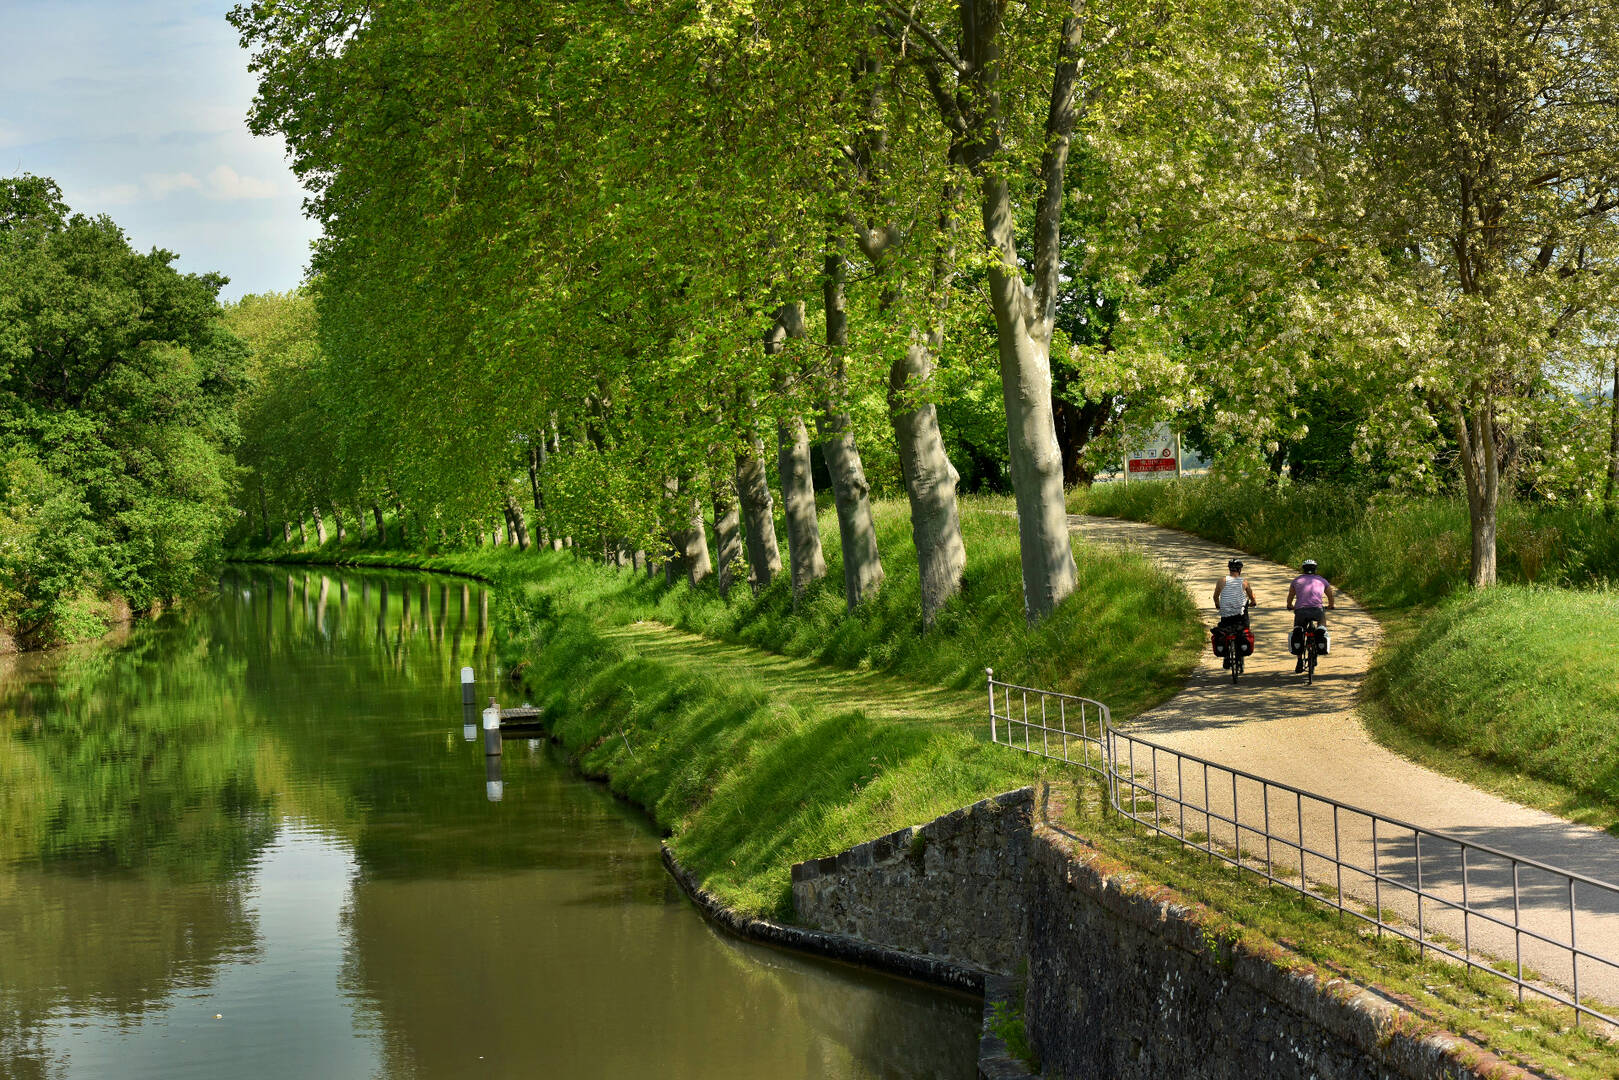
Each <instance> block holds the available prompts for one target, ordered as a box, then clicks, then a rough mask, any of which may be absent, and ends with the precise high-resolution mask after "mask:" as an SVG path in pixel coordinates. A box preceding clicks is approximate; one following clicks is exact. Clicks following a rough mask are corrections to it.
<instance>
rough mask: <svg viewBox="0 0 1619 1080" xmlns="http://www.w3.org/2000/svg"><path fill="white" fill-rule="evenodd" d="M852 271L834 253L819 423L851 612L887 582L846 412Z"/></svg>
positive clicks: (828, 276)
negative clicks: (828, 364) (828, 359)
mask: <svg viewBox="0 0 1619 1080" xmlns="http://www.w3.org/2000/svg"><path fill="white" fill-rule="evenodd" d="M846 274H847V267H846V266H845V264H844V260H843V255H842V253H841V252H838V251H836V250H833V251H829V252H828V253H827V256H826V262H825V277H824V280H823V284H822V295H823V296H824V297H825V299H826V347H827V351H828V352H830V353H831V354H832V375H831V377H830V380H829V385H828V387H827V395H826V401H825V405H824V408H823V409H822V413H821V415H820V416H819V417H817V418H816V422H815V426H816V429H817V433H818V434H819V435H820V443H821V455H822V456H823V457H825V458H826V467H827V471H828V472H830V473H831V474H832V493H833V496H834V498H835V500H836V503H837V511H838V537H839V539H840V541H841V543H842V546H843V598H844V602H845V604H846V605H847V606H848V609H849V610H850V611H853V610H854V609H855V607H856V606H858V605H859V603H860V601H862V600H864V599H866V598H867V597H868V596H870V595H871V594H872V593H874V592H876V591H877V588H878V586H880V585H882V583H883V563H882V559H881V558H879V556H878V552H877V527H876V525H875V524H874V523H873V522H872V520H871V485H870V484H868V483H867V482H866V470H865V467H864V466H863V465H862V464H861V463H860V450H859V448H858V447H856V446H855V441H854V432H853V431H851V430H850V426H851V424H850V419H849V413H848V411H847V410H846V409H844V407H843V401H842V399H843V395H844V392H845V386H844V356H845V355H846V354H847V353H848V350H849V317H848V310H847V308H848V303H847V298H846V297H845V295H844V288H843V283H844V277H845V275H846Z"/></svg>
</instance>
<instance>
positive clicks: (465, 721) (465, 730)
mask: <svg viewBox="0 0 1619 1080" xmlns="http://www.w3.org/2000/svg"><path fill="white" fill-rule="evenodd" d="M472 679H473V675H472V669H471V668H469V667H464V668H462V669H461V724H462V728H461V734H462V736H464V737H465V738H466V740H467V742H471V741H472V740H474V739H476V738H477V737H478V705H477V703H476V702H475V701H473V699H472V695H473V682H472Z"/></svg>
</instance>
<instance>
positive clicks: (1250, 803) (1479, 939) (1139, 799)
mask: <svg viewBox="0 0 1619 1080" xmlns="http://www.w3.org/2000/svg"><path fill="white" fill-rule="evenodd" d="M986 674H987V676H988V686H989V702H990V738H991V741H993V742H996V743H999V744H1002V745H1005V746H1010V747H1013V748H1014V749H1018V750H1022V751H1025V752H1027V753H1031V754H1038V755H1040V756H1042V757H1048V758H1053V759H1056V760H1060V761H1066V762H1069V763H1071V764H1075V765H1078V766H1080V767H1081V768H1084V769H1087V770H1089V771H1090V772H1092V773H1094V774H1096V775H1097V776H1098V777H1099V778H1100V779H1101V780H1102V782H1103V784H1104V786H1105V788H1106V792H1107V802H1108V805H1109V806H1110V807H1111V808H1112V809H1113V810H1115V811H1117V812H1118V813H1120V814H1122V815H1123V816H1124V817H1126V818H1129V819H1130V820H1131V821H1132V822H1134V823H1136V824H1139V825H1141V826H1145V827H1147V828H1149V829H1152V830H1153V831H1155V832H1157V833H1160V834H1162V835H1164V836H1168V837H1170V838H1171V839H1174V840H1177V841H1179V842H1180V843H1181V844H1182V845H1184V846H1186V847H1189V848H1193V849H1195V850H1197V851H1199V852H1201V853H1203V854H1204V855H1206V856H1207V857H1208V858H1209V859H1211V860H1219V861H1221V862H1224V863H1226V864H1227V865H1230V866H1233V867H1236V868H1238V869H1239V870H1246V871H1249V872H1251V873H1253V874H1256V875H1258V876H1259V877H1262V878H1264V879H1265V880H1267V881H1270V882H1272V883H1274V884H1276V885H1280V886H1283V887H1286V888H1290V889H1293V890H1294V891H1296V892H1298V893H1299V894H1300V895H1301V896H1307V897H1310V898H1311V899H1313V900H1315V901H1317V902H1319V903H1322V904H1325V905H1327V906H1329V907H1332V908H1333V909H1335V910H1336V911H1338V912H1339V913H1341V914H1342V915H1344V916H1348V917H1352V918H1355V919H1358V920H1361V921H1363V922H1365V923H1368V924H1370V925H1372V926H1374V927H1376V929H1377V933H1378V935H1379V936H1381V935H1382V934H1384V933H1387V934H1392V935H1394V936H1396V937H1398V938H1402V939H1404V940H1405V941H1407V942H1410V943H1411V944H1413V945H1415V946H1416V948H1417V951H1418V955H1419V956H1425V955H1426V954H1428V953H1430V952H1431V953H1434V954H1436V955H1439V956H1443V957H1446V958H1448V959H1450V960H1453V961H1455V962H1457V963H1460V964H1463V965H1465V966H1466V967H1468V968H1470V969H1472V970H1476V971H1480V972H1485V973H1487V974H1489V975H1492V976H1495V977H1497V978H1501V979H1504V980H1506V981H1507V982H1509V983H1511V984H1513V985H1514V986H1515V987H1516V988H1517V994H1518V1000H1519V1001H1520V1002H1521V1001H1523V1000H1524V996H1525V994H1532V995H1534V996H1536V997H1538V998H1541V999H1543V1000H1547V1001H1551V1002H1554V1003H1556V1004H1559V1005H1564V1006H1567V1007H1569V1008H1571V1009H1573V1010H1574V1022H1575V1024H1576V1025H1577V1024H1579V1023H1580V1021H1581V1018H1582V1017H1590V1018H1592V1019H1596V1020H1600V1021H1602V1022H1604V1023H1607V1024H1612V1025H1615V1026H1619V1017H1616V1016H1614V1015H1612V1014H1610V1013H1607V1012H1604V1011H1602V1010H1601V1009H1599V1008H1597V1007H1596V1006H1595V1004H1593V1002H1594V1001H1595V1000H1596V998H1594V997H1592V996H1589V995H1591V994H1592V993H1593V992H1594V993H1595V994H1598V995H1600V998H1601V999H1602V1000H1606V1001H1614V1000H1619V956H1616V954H1615V952H1614V951H1612V946H1614V945H1615V943H1619V886H1615V885H1613V884H1610V883H1608V882H1605V881H1601V880H1598V879H1596V878H1592V877H1588V876H1586V875H1584V874H1579V873H1574V872H1572V871H1568V870H1562V869H1559V868H1557V867H1555V866H1551V865H1548V864H1546V863H1543V862H1539V861H1537V860H1535V859H1530V858H1525V857H1523V856H1521V855H1512V854H1509V853H1507V852H1505V851H1501V850H1498V849H1496V848H1494V847H1490V846H1488V845H1485V844H1481V843H1477V842H1475V841H1472V840H1466V839H1463V838H1461V837H1458V836H1455V835H1453V834H1450V833H1444V832H1440V831H1438V830H1435V829H1428V828H1424V827H1423V826H1420V825H1414V824H1411V823H1410V822H1406V821H1401V820H1399V819H1398V818H1391V817H1388V816H1386V815H1383V814H1378V813H1375V812H1373V811H1370V810H1366V809H1364V808H1362V807H1358V806H1354V805H1352V804H1349V803H1345V802H1340V801H1338V800H1336V799H1330V798H1328V797H1326V796H1324V795H1318V794H1315V793H1314V792H1310V791H1305V790H1304V789H1302V788H1297V787H1294V786H1292V785H1290V784H1284V783H1280V782H1278V781H1275V780H1269V779H1266V778H1265V777H1262V776H1258V775H1255V774H1254V773H1251V772H1247V771H1244V770H1242V769H1236V768H1232V767H1231V766H1228V765H1221V764H1218V763H1216V762H1212V761H1208V760H1206V759H1204V758H1200V757H1196V756H1194V755H1191V754H1184V753H1181V752H1179V751H1176V750H1171V749H1169V748H1168V747H1165V746H1160V745H1158V744H1157V743H1154V742H1151V741H1149V740H1147V739H1143V738H1139V737H1137V736H1134V735H1129V734H1126V733H1125V732H1122V731H1119V730H1118V729H1116V728H1114V727H1113V724H1112V716H1111V714H1110V713H1109V712H1108V709H1107V706H1105V705H1103V704H1101V703H1100V702H1097V701H1092V700H1091V699H1089V698H1080V697H1075V696H1073V695H1070V694H1060V693H1057V692H1055V691H1050V690H1038V689H1035V688H1033V687H1026V686H1019V685H1016V684H1014V683H1004V682H1000V681H998V680H996V678H995V673H994V672H993V671H986ZM1604 946H1608V947H1609V949H1608V950H1604Z"/></svg>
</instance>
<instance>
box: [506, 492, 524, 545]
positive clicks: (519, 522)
mask: <svg viewBox="0 0 1619 1080" xmlns="http://www.w3.org/2000/svg"><path fill="white" fill-rule="evenodd" d="M506 513H507V514H508V515H509V516H510V517H511V519H512V524H513V525H514V526H515V527H516V528H515V532H516V534H517V547H518V550H520V551H527V550H528V523H527V522H526V521H524V520H523V508H522V507H521V506H518V505H517V500H516V499H515V498H513V497H512V496H511V495H507V496H506Z"/></svg>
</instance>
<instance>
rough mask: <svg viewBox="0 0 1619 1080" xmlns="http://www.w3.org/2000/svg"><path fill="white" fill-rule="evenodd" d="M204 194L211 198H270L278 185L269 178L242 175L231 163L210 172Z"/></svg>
mask: <svg viewBox="0 0 1619 1080" xmlns="http://www.w3.org/2000/svg"><path fill="white" fill-rule="evenodd" d="M203 194H204V195H206V196H208V197H209V198H210V199H224V200H234V199H269V198H273V197H274V196H275V194H276V186H275V184H273V183H271V182H270V181H268V180H259V179H256V178H254V177H251V176H242V175H241V174H240V173H238V172H237V171H236V170H235V169H233V168H231V167H230V166H229V165H221V166H219V167H218V168H216V169H214V171H213V172H210V173H209V174H208V186H207V187H206V188H205V189H203Z"/></svg>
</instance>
